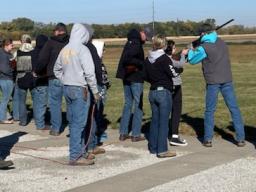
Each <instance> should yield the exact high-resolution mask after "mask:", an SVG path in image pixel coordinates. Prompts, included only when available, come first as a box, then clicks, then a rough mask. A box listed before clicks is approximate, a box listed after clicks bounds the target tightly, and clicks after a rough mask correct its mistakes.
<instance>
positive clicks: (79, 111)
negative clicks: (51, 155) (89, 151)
mask: <svg viewBox="0 0 256 192" xmlns="http://www.w3.org/2000/svg"><path fill="white" fill-rule="evenodd" d="M84 89H85V88H83V87H78V86H68V85H65V86H64V96H65V99H66V102H67V110H68V111H69V113H68V119H69V132H70V137H69V152H70V156H69V158H70V161H76V160H77V159H79V158H80V157H81V156H83V155H84V153H85V140H84V139H85V131H86V130H85V127H86V122H87V116H88V111H89V106H90V94H87V98H85V96H84Z"/></svg>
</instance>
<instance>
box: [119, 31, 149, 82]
mask: <svg viewBox="0 0 256 192" xmlns="http://www.w3.org/2000/svg"><path fill="white" fill-rule="evenodd" d="M127 40H128V41H127V42H126V44H125V46H124V49H123V52H122V55H121V58H120V61H119V65H118V69H117V73H116V78H120V79H122V80H124V81H128V82H135V83H143V65H144V51H143V47H142V45H143V43H144V42H142V41H141V36H140V32H139V31H138V30H136V29H132V30H130V31H129V33H128V34H127ZM127 66H133V67H135V68H136V70H135V71H133V72H127V70H126V67H127Z"/></svg>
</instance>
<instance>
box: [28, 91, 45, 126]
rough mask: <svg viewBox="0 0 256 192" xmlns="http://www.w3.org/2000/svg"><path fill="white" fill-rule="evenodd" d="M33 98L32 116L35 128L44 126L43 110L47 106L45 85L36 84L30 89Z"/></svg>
mask: <svg viewBox="0 0 256 192" xmlns="http://www.w3.org/2000/svg"><path fill="white" fill-rule="evenodd" d="M31 94H32V100H33V116H34V120H35V124H36V128H37V129H43V128H45V112H46V107H47V86H38V87H35V88H34V89H32V90H31Z"/></svg>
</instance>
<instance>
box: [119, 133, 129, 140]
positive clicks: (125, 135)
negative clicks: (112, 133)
mask: <svg viewBox="0 0 256 192" xmlns="http://www.w3.org/2000/svg"><path fill="white" fill-rule="evenodd" d="M129 138H130V136H129V135H128V134H121V135H120V136H119V140H120V141H125V140H126V139H129Z"/></svg>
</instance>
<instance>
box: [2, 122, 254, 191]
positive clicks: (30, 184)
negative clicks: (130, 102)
mask: <svg viewBox="0 0 256 192" xmlns="http://www.w3.org/2000/svg"><path fill="white" fill-rule="evenodd" d="M66 134H68V131H67V129H66V130H65V132H64V133H62V135H61V136H58V137H54V136H50V135H49V134H48V131H43V132H42V131H37V130H35V127H34V125H33V123H30V124H29V125H28V126H27V127H20V126H18V124H17V123H16V124H13V125H0V150H1V151H3V150H5V151H6V150H7V152H8V150H9V151H10V150H11V153H10V156H8V158H7V159H12V160H13V161H14V163H15V167H14V168H13V169H9V170H0V178H1V179H0V191H33V192H34V191H74V192H80V191H81V192H86V191H93V192H97V191H104V192H119V191H122V192H130V191H132V192H134V191H137V192H141V191H159V192H160V191H196V190H200V191H204V190H202V189H205V191H215V190H214V189H215V188H214V187H219V188H216V190H218V191H219V189H222V191H255V187H254V184H253V183H255V182H253V181H252V182H251V181H250V178H255V176H256V173H255V172H253V171H252V170H254V168H255V170H256V163H255V167H254V163H253V162H255V161H254V160H255V159H256V156H255V145H254V144H253V143H250V142H247V145H246V147H244V148H238V147H237V146H236V145H234V144H233V143H232V142H229V141H227V140H224V139H222V138H215V139H214V141H213V147H212V148H205V147H203V146H202V145H201V143H200V142H199V141H198V140H197V138H195V137H191V136H183V137H184V138H185V139H186V140H187V141H188V143H189V145H188V146H187V147H171V149H172V150H175V151H176V152H177V154H178V156H177V157H175V158H169V159H158V158H156V157H155V156H154V155H150V154H149V153H148V151H147V143H146V142H144V141H143V142H138V143H132V142H131V141H125V142H119V141H118V131H117V130H113V129H110V130H108V135H109V140H108V141H107V142H106V143H105V144H104V146H103V148H105V149H106V153H105V154H103V155H98V156H97V157H96V164H95V165H94V166H89V167H70V166H68V165H66V163H67V160H68V159H67V156H68V138H67V137H66ZM6 155H8V153H7V154H6ZM239 165H241V166H239ZM242 165H243V166H242ZM239 168H240V169H241V170H239ZM236 169H237V171H236ZM231 170H234V174H233V173H231V172H232V171H231ZM222 172H223V173H222ZM211 173H214V174H211ZM218 173H220V176H218ZM225 174H229V175H227V177H225ZM230 174H233V175H231V176H230ZM208 177H210V178H213V179H215V177H217V178H220V177H221V178H222V182H221V183H218V182H217V181H218V179H215V180H214V181H216V183H215V182H213V181H212V180H211V179H207V180H206V181H204V178H208ZM202 178H203V179H202ZM243 178H244V179H245V178H247V179H246V181H244V182H243V183H244V184H239V185H238V186H237V187H233V188H232V187H231V183H232V182H235V181H237V180H238V181H239V180H240V181H242V180H243ZM201 181H204V182H201ZM207 181H210V182H207ZM237 183H239V182H236V183H234V184H232V186H236V184H237ZM173 186H179V187H173ZM191 186H192V187H191ZM229 186H230V187H229ZM188 187H189V188H188ZM222 187H223V188H222ZM193 188H194V189H193ZM209 189H211V190H209ZM243 189H244V190H243Z"/></svg>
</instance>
